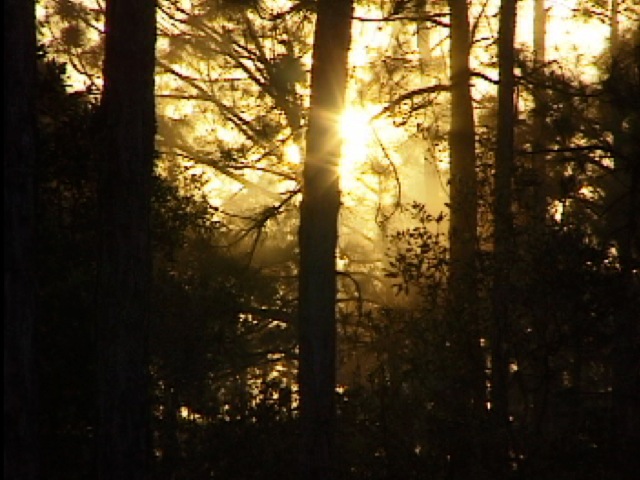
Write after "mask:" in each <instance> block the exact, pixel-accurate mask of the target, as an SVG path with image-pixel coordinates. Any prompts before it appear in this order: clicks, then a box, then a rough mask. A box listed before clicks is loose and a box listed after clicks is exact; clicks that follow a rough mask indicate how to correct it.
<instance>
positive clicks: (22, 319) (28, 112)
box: [3, 0, 38, 480]
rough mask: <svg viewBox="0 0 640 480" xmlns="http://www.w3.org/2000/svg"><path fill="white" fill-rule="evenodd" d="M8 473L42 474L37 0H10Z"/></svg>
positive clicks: (6, 305)
mask: <svg viewBox="0 0 640 480" xmlns="http://www.w3.org/2000/svg"><path fill="white" fill-rule="evenodd" d="M3 69H4V150H3V151H4V478H9V479H18V478H19V479H26V480H28V479H35V478H36V476H37V460H38V455H37V447H36V445H37V441H36V437H37V434H36V432H37V418H36V380H35V368H34V345H33V341H34V328H35V320H36V311H35V310H36V309H35V292H36V290H35V275H34V264H33V258H34V245H33V237H34V215H35V213H34V211H35V208H34V207H35V196H34V169H35V165H36V138H35V137H36V133H35V130H36V127H35V126H36V113H35V91H36V90H35V86H36V30H35V5H34V2H33V0H27V1H25V0H7V1H5V2H4V64H3Z"/></svg>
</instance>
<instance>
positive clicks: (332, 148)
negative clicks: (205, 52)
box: [298, 0, 353, 480]
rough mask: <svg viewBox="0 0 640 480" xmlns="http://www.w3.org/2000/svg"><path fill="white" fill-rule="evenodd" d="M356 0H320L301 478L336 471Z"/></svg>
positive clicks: (309, 165)
mask: <svg viewBox="0 0 640 480" xmlns="http://www.w3.org/2000/svg"><path fill="white" fill-rule="evenodd" d="M352 10H353V3H352V1H351V0H320V1H319V2H318V5H317V20H316V22H317V23H316V29H315V36H314V42H313V44H314V50H313V66H312V69H311V104H310V111H309V127H308V131H307V142H306V154H305V155H306V156H305V162H304V171H303V187H302V205H301V207H300V208H301V211H300V232H299V245H300V270H299V300H298V301H299V307H298V308H299V313H298V315H299V320H298V328H299V340H300V363H299V384H300V387H299V388H300V416H301V417H300V420H301V428H302V439H301V441H302V455H301V457H302V459H301V462H302V465H301V468H302V471H301V478H304V479H309V480H315V479H318V480H319V479H324V480H328V479H331V478H334V477H335V475H336V460H335V453H336V452H335V447H334V443H335V438H334V437H335V422H336V410H335V399H334V397H335V388H336V293H337V286H336V247H337V239H338V211H339V208H340V191H339V177H338V165H339V161H340V151H341V142H340V140H339V139H340V131H339V117H340V114H341V113H342V111H343V109H344V97H345V90H346V84H347V54H348V50H349V45H350V40H351V15H352Z"/></svg>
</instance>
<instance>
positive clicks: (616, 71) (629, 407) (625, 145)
mask: <svg viewBox="0 0 640 480" xmlns="http://www.w3.org/2000/svg"><path fill="white" fill-rule="evenodd" d="M618 9H619V5H618V1H617V0H612V2H611V25H610V29H611V30H610V39H609V49H610V52H611V65H610V67H609V68H610V72H609V75H610V77H609V80H608V83H609V84H610V85H609V90H613V92H615V93H613V98H610V101H611V105H610V106H609V109H610V112H611V113H610V118H609V119H608V120H609V122H610V125H609V128H610V130H611V132H612V137H613V156H614V172H613V174H612V175H613V178H614V180H613V181H612V182H611V185H612V187H610V188H609V189H608V191H607V192H606V195H607V196H608V197H610V198H609V199H608V201H607V207H606V212H607V217H606V218H607V222H608V225H607V230H608V231H609V232H610V235H611V237H612V239H613V240H614V242H615V244H616V249H617V251H618V258H619V262H620V268H621V273H622V277H623V279H624V286H625V297H626V298H625V302H624V304H623V306H621V308H620V310H619V312H618V314H617V315H616V317H615V321H614V334H613V342H612V350H611V370H612V385H611V394H612V406H611V407H612V408H611V410H612V417H611V429H612V434H611V438H612V445H611V449H612V452H613V453H612V459H611V460H612V464H613V466H614V468H615V469H616V470H617V474H618V476H619V478H620V479H621V480H630V479H631V478H635V476H636V474H637V471H638V468H640V459H639V458H638V454H637V447H638V444H639V442H640V321H639V320H638V312H640V279H639V277H638V273H637V266H638V265H640V258H639V255H640V220H639V219H638V212H640V145H639V144H638V134H639V133H640V132H639V131H638V130H640V129H639V128H638V123H637V122H635V123H634V122H633V120H632V118H633V116H634V114H633V111H632V110H631V109H632V108H633V107H627V108H628V110H627V109H626V108H625V106H626V105H634V104H637V102H635V103H634V101H633V100H634V97H635V98H636V99H637V98H638V93H637V89H634V93H627V92H623V91H620V90H619V89H618V88H616V85H625V84H627V85H628V83H626V82H624V79H625V77H627V78H633V77H634V76H635V78H636V79H637V78H638V77H637V72H638V71H640V34H638V33H637V32H636V33H635V36H634V37H633V38H632V42H633V43H632V47H630V48H628V51H626V52H625V51H623V50H625V49H623V48H622V46H623V43H622V42H621V38H620V32H619V25H618ZM625 55H631V56H633V57H632V58H633V60H631V61H630V62H629V64H627V65H625V61H624V56H625ZM634 70H635V72H634ZM635 83H636V84H637V83H638V82H637V81H636V82H635ZM632 84H633V83H632ZM610 94H611V93H610ZM625 110H626V111H625ZM635 115H637V113H636V114H635ZM625 124H626V125H625ZM621 187H622V188H621Z"/></svg>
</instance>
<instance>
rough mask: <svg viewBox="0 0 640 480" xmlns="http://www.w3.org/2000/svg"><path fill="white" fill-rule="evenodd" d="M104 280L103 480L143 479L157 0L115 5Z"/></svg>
mask: <svg viewBox="0 0 640 480" xmlns="http://www.w3.org/2000/svg"><path fill="white" fill-rule="evenodd" d="M105 27H106V43H105V60H104V72H103V73H104V90H103V95H102V104H101V109H102V114H103V120H104V139H103V140H104V143H103V144H102V148H103V151H102V159H101V167H100V185H99V204H100V225H101V235H102V244H101V250H100V262H99V273H98V302H97V306H98V318H99V325H98V330H97V332H98V358H99V382H98V385H99V412H100V431H99V442H98V450H99V459H98V462H99V476H100V478H101V479H103V480H129V479H142V478H147V475H148V474H147V469H148V460H149V455H150V446H149V416H150V411H149V400H148V359H147V333H148V321H149V319H148V315H149V313H148V312H149V289H150V278H151V275H150V272H151V268H150V267H151V265H150V264H151V261H150V258H151V257H150V245H149V211H150V199H151V176H152V169H153V158H154V136H155V107H154V55H155V2H154V1H153V0H143V1H135V2H132V1H129V0H109V1H108V2H107V8H106V20H105Z"/></svg>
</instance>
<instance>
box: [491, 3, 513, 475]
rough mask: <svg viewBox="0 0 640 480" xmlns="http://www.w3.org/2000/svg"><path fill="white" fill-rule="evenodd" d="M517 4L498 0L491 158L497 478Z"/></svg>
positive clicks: (504, 443) (504, 464)
mask: <svg viewBox="0 0 640 480" xmlns="http://www.w3.org/2000/svg"><path fill="white" fill-rule="evenodd" d="M515 25H516V1H515V0H502V2H501V5H500V29H499V38H498V69H499V75H500V85H499V86H498V131H497V136H498V138H497V146H496V156H495V199H494V201H495V203H494V219H495V227H494V229H495V237H494V255H495V265H494V268H495V271H494V279H493V294H492V296H493V298H492V300H493V317H494V318H493V335H492V338H491V353H492V361H491V391H492V395H491V404H492V417H493V419H494V427H495V435H496V438H495V440H496V443H495V452H494V453H495V458H496V461H497V463H496V475H497V476H496V478H504V477H506V476H507V474H508V468H509V459H508V455H509V448H508V431H509V413H508V409H509V404H508V391H507V381H508V373H509V358H508V355H507V348H506V342H507V338H508V334H509V333H508V329H509V323H510V322H509V315H510V304H511V287H510V280H511V276H510V269H511V261H512V258H513V214H512V196H513V195H512V179H513V171H514V125H515V120H516V116H515V101H514V94H515V77H514V39H515Z"/></svg>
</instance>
